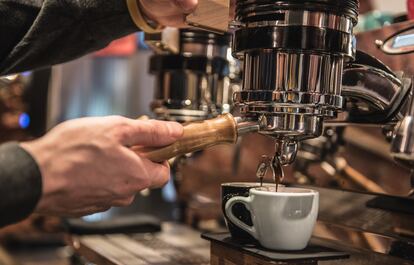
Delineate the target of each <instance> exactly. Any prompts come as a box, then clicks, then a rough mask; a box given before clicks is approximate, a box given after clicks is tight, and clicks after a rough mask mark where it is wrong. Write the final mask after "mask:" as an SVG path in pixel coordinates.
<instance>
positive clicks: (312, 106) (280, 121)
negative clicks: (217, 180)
mask: <svg viewBox="0 0 414 265" xmlns="http://www.w3.org/2000/svg"><path fill="white" fill-rule="evenodd" d="M343 63H344V62H343V58H342V57H339V56H338V57H335V56H329V55H322V54H308V53H293V52H279V51H276V50H264V51H260V52H257V53H252V54H246V56H245V64H244V79H243V90H242V91H240V92H236V93H235V95H234V101H235V102H236V104H238V105H239V106H240V109H241V112H242V113H243V114H246V115H252V114H256V115H265V116H266V120H267V124H268V126H266V128H265V129H264V130H263V131H262V132H261V133H263V134H266V135H274V136H277V137H282V136H288V137H297V138H309V137H317V136H319V135H320V132H321V128H322V124H318V123H320V122H322V121H323V118H324V117H332V116H333V115H334V112H333V111H335V110H337V109H339V108H341V107H342V97H341V82H342V71H343Z"/></svg>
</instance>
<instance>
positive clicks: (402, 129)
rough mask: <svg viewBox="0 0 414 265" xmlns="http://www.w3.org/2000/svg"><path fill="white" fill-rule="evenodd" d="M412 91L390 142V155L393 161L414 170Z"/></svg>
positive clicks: (413, 101) (413, 105)
mask: <svg viewBox="0 0 414 265" xmlns="http://www.w3.org/2000/svg"><path fill="white" fill-rule="evenodd" d="M413 93H414V92H413V91H412V90H411V91H410V94H409V95H408V96H407V97H406V100H407V101H408V104H407V106H408V108H407V110H406V113H405V114H406V115H405V117H404V118H403V119H402V120H401V121H400V122H399V123H398V124H397V125H396V127H395V130H394V137H393V139H392V142H391V155H392V156H393V157H394V159H395V160H396V161H397V162H399V163H400V164H402V165H403V166H406V167H408V168H410V169H411V170H413V169H414V97H413Z"/></svg>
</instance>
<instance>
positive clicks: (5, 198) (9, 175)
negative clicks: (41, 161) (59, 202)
mask: <svg viewBox="0 0 414 265" xmlns="http://www.w3.org/2000/svg"><path fill="white" fill-rule="evenodd" d="M41 195H42V176H41V173H40V170H39V168H38V166H37V163H36V162H35V160H34V159H33V158H32V156H31V155H29V154H28V153H27V152H26V151H25V150H23V149H22V148H21V147H20V146H19V145H18V144H17V143H8V144H4V145H1V146H0V227H2V226H5V225H8V224H12V223H15V222H18V221H21V220H23V219H24V218H26V217H28V216H29V215H30V213H31V212H32V211H33V210H34V209H35V207H36V205H37V203H38V201H39V200H40V197H41Z"/></svg>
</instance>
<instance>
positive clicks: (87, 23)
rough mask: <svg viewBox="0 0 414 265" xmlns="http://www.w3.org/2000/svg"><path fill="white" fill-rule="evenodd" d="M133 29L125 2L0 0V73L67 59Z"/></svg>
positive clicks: (96, 48)
mask: <svg viewBox="0 0 414 265" xmlns="http://www.w3.org/2000/svg"><path fill="white" fill-rule="evenodd" d="M137 30H138V28H137V27H136V26H135V24H134V23H133V21H132V19H131V17H130V15H129V13H128V8H127V6H126V1H125V0H76V1H75V0H1V1H0V75H5V74H11V73H16V72H23V71H26V70H31V69H36V68H40V67H45V66H50V65H54V64H58V63H62V62H66V61H70V60H73V59H75V58H78V57H80V56H82V55H85V54H87V53H89V52H92V51H96V50H98V49H101V48H104V47H105V46H106V45H108V44H109V43H110V42H111V41H112V40H114V39H117V38H120V37H123V36H126V35H128V34H131V33H133V32H135V31H137Z"/></svg>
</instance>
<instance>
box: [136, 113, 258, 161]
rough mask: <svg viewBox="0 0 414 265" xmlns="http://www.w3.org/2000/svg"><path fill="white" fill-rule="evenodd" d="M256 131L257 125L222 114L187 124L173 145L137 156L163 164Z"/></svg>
mask: <svg viewBox="0 0 414 265" xmlns="http://www.w3.org/2000/svg"><path fill="white" fill-rule="evenodd" d="M258 130H259V125H258V123H254V122H250V123H244V122H238V120H237V119H235V118H234V117H233V116H232V115H231V114H224V115H221V116H219V117H217V118H214V119H211V120H205V121H197V122H191V123H187V124H185V125H184V134H183V136H182V137H181V138H180V139H179V140H177V141H176V142H175V143H173V144H171V145H168V146H165V147H161V148H158V149H153V150H150V151H143V152H139V154H140V155H141V156H144V157H146V158H147V159H149V160H151V161H153V162H163V161H166V160H169V159H171V158H173V157H176V156H180V155H184V154H188V153H192V152H196V151H200V150H203V149H206V148H208V147H211V146H214V145H219V144H226V143H229V144H234V143H236V141H237V137H238V136H239V135H240V134H244V133H247V132H254V131H258Z"/></svg>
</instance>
